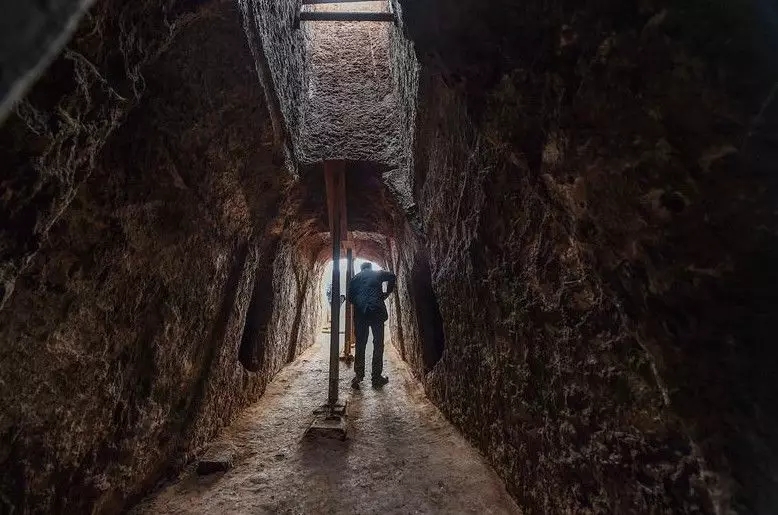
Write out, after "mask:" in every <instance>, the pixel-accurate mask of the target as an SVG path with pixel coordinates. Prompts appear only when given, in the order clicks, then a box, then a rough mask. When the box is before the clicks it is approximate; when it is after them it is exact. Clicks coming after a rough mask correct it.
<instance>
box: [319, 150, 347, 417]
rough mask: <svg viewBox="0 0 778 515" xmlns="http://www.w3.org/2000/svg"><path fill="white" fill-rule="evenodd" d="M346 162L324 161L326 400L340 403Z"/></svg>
mask: <svg viewBox="0 0 778 515" xmlns="http://www.w3.org/2000/svg"><path fill="white" fill-rule="evenodd" d="M343 180H344V178H343V163H342V162H340V161H326V162H325V163H324V182H325V185H326V188H327V207H328V211H329V219H330V220H329V221H330V236H331V237H332V297H331V299H330V312H331V313H332V317H331V318H332V321H331V324H330V374H329V376H330V377H329V387H328V394H327V404H329V405H330V406H333V407H334V406H335V405H336V404H337V403H338V380H339V377H338V376H339V367H340V363H339V361H338V355H339V354H340V247H341V241H340V240H341V209H340V206H339V201H338V197H339V196H340V192H341V191H342V187H343V185H342V184H341V183H342V182H343Z"/></svg>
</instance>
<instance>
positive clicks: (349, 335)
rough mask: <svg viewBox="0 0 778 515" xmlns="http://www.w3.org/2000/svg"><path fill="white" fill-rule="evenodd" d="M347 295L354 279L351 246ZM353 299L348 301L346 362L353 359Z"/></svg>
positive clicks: (348, 252) (348, 254)
mask: <svg viewBox="0 0 778 515" xmlns="http://www.w3.org/2000/svg"><path fill="white" fill-rule="evenodd" d="M346 267H347V268H346V292H347V293H346V295H347V296H348V290H349V286H350V285H351V279H353V278H354V250H353V249H352V248H351V246H349V247H348V248H347V249H346ZM350 301H351V299H349V298H347V299H346V344H345V346H344V349H343V356H344V357H345V358H346V360H349V359H350V358H351V346H352V345H353V343H354V340H353V336H354V335H353V332H352V331H353V327H354V321H353V318H352V317H353V316H354V307H353V306H352V305H351V302H350Z"/></svg>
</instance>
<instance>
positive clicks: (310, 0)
mask: <svg viewBox="0 0 778 515" xmlns="http://www.w3.org/2000/svg"><path fill="white" fill-rule="evenodd" d="M379 1H381V2H384V1H386V0H303V5H314V4H346V3H356V2H379Z"/></svg>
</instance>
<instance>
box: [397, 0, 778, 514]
mask: <svg viewBox="0 0 778 515" xmlns="http://www.w3.org/2000/svg"><path fill="white" fill-rule="evenodd" d="M400 3H401V4H402V7H403V9H404V13H403V14H404V20H405V23H406V24H407V30H408V34H409V37H410V38H411V39H412V40H413V41H414V42H415V44H416V50H417V54H418V55H419V56H420V61H421V62H420V64H421V75H420V89H419V118H418V120H417V122H416V125H417V130H416V147H415V148H416V151H415V156H414V158H415V182H416V186H415V191H416V192H417V194H418V196H417V199H416V200H417V202H418V205H419V212H420V214H421V219H422V220H423V234H424V237H423V238H418V237H417V236H415V235H414V234H413V233H410V234H408V235H407V237H405V239H404V240H403V239H402V238H399V239H398V245H397V247H398V250H397V251H396V256H397V257H396V259H397V260H398V266H399V268H400V270H401V271H402V273H401V275H402V276H405V277H406V279H405V280H402V281H401V284H400V293H401V295H400V297H399V299H400V300H402V299H403V298H411V299H413V294H412V293H411V292H412V291H413V285H410V284H406V283H407V282H408V281H409V280H410V279H409V278H412V277H413V276H414V275H413V270H414V269H415V268H418V266H417V264H418V263H419V262H423V261H424V259H425V257H426V256H428V257H429V269H430V275H431V281H432V285H433V287H434V292H435V294H436V298H437V301H438V302H439V309H440V313H441V315H442V332H443V334H444V345H445V350H444V352H443V353H442V358H441V359H440V361H439V362H438V363H437V364H436V365H434V366H433V367H432V369H431V371H429V372H427V368H428V364H427V363H425V359H424V354H425V349H426V346H427V345H429V343H426V342H425V339H424V338H423V337H422V335H421V333H422V331H421V329H419V324H418V323H417V313H419V312H423V311H424V310H421V311H420V310H419V307H418V306H415V305H414V304H415V302H413V301H412V302H409V303H407V304H404V305H401V306H400V307H399V308H398V313H399V314H400V315H401V320H400V323H401V328H402V330H403V334H404V356H405V357H406V359H408V360H409V361H410V362H411V363H412V365H413V367H414V369H415V370H416V372H417V374H418V375H419V376H420V377H422V378H424V381H425V384H426V389H427V392H428V394H429V395H430V397H431V398H432V399H433V401H434V402H435V403H436V404H437V405H438V406H440V407H441V409H442V410H443V412H444V413H445V414H446V416H447V417H449V418H450V420H452V421H453V422H454V423H455V424H456V425H457V426H458V427H459V428H460V429H462V431H463V432H465V434H466V435H468V437H469V438H470V439H471V441H473V442H475V443H476V444H477V445H478V446H479V448H480V449H481V450H482V451H483V452H484V453H485V454H486V455H487V456H488V457H489V459H490V461H491V462H492V464H493V465H494V466H495V467H496V469H497V470H498V471H499V473H500V474H501V475H502V477H503V478H504V479H505V480H506V482H507V484H508V488H509V490H510V491H511V492H512V493H513V494H514V495H515V496H516V498H517V499H518V500H519V503H520V504H521V505H522V506H523V507H524V508H526V509H527V510H528V511H530V512H535V513H553V512H590V511H591V512H616V513H626V512H655V511H661V512H665V511H667V512H670V511H672V512H699V511H704V512H728V511H729V510H736V511H738V512H757V513H767V512H769V511H771V508H770V507H771V506H775V503H776V502H777V500H776V497H775V496H776V493H777V492H778V488H777V486H778V485H776V483H775V478H776V477H778V476H777V475H776V466H778V461H777V460H776V456H777V455H778V454H777V453H778V442H777V441H776V438H775V435H776V434H778V420H776V412H775V409H774V405H775V403H774V400H775V398H776V387H775V384H774V382H773V381H772V380H771V379H770V378H771V377H772V375H773V372H772V371H773V370H774V368H775V365H776V363H777V362H778V360H777V359H776V358H777V357H778V356H777V355H776V350H775V346H774V345H772V344H771V343H769V342H772V341H773V340H774V339H775V338H774V334H775V332H776V323H775V320H776V318H775V317H774V315H771V314H770V313H771V312H774V310H775V306H776V305H778V303H777V300H778V298H776V292H777V291H778V284H777V282H778V281H777V280H776V279H777V277H776V274H775V272H774V270H773V268H774V267H772V266H771V265H770V263H774V262H775V261H776V258H778V255H777V253H776V252H777V251H778V245H777V243H778V242H777V241H776V235H777V233H778V231H777V230H776V229H778V220H776V211H775V209H774V199H775V198H776V193H778V191H777V190H776V179H775V174H774V173H773V172H774V159H773V155H774V147H772V148H771V147H770V146H769V144H767V141H768V140H769V139H770V138H774V137H775V129H776V127H777V125H776V118H775V116H776V114H778V103H777V102H776V99H775V87H774V83H775V79H776V77H777V76H778V75H777V74H776V72H775V66H774V61H772V62H770V63H769V62H767V61H764V60H760V59H761V58H762V57H764V56H765V54H767V53H769V51H770V48H772V47H771V46H770V45H771V41H772V40H771V39H770V38H768V37H767V34H768V31H769V29H770V28H769V26H766V24H767V23H770V21H769V20H767V19H766V18H764V17H762V18H761V20H762V21H759V18H760V13H759V12H758V11H756V10H755V9H756V7H757V6H758V3H757V2H753V5H752V3H751V2H745V3H743V5H741V4H738V7H737V8H736V7H735V6H731V7H729V6H723V5H721V6H712V5H710V4H705V7H703V4H702V3H697V2H686V3H683V5H677V6H664V5H663V4H662V3H657V2H643V3H640V5H639V6H638V4H634V5H633V4H629V5H627V4H624V3H623V2H600V3H592V2H589V3H586V2H584V3H582V4H576V5H575V6H573V5H572V4H570V5H566V4H565V5H563V4H558V3H557V4H553V5H552V4H548V3H542V2H530V3H527V2H522V3H516V2H510V1H507V0H506V1H500V0H495V1H489V2H484V1H480V0H479V1H472V2H469V1H463V2H456V3H452V2H449V3H441V2H435V1H433V0H421V1H415V0H414V1H410V0H409V1H407V2H406V1H401V2H400ZM746 34H748V36H746ZM727 42H728V43H727ZM744 56H749V57H744ZM768 162H772V163H773V164H772V165H768V164H767V163H768ZM402 234H403V232H402V231H399V232H398V235H402ZM414 242H415V243H414ZM401 304H402V303H401ZM427 311H429V310H427ZM433 333H434V331H433ZM433 342H434V339H433Z"/></svg>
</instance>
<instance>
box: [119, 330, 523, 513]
mask: <svg viewBox="0 0 778 515" xmlns="http://www.w3.org/2000/svg"><path fill="white" fill-rule="evenodd" d="M328 338H329V336H328V335H323V336H322V337H321V338H320V340H319V343H318V344H316V345H314V346H313V347H311V348H310V349H308V350H307V351H306V352H305V353H303V354H302V355H301V356H300V358H299V359H298V360H297V361H296V362H295V363H293V364H292V365H290V366H289V367H287V368H286V369H284V370H283V371H282V372H280V373H279V374H278V375H277V376H276V378H275V379H274V380H273V382H272V383H270V385H268V388H267V391H266V392H265V395H264V396H263V397H262V399H261V400H260V401H259V402H258V403H257V404H256V405H254V406H253V407H252V408H250V409H249V410H247V411H246V412H245V413H244V414H243V416H242V417H241V418H240V419H239V420H238V421H237V422H236V423H235V424H233V425H232V426H230V427H229V428H227V429H226V430H225V431H224V434H223V435H222V437H221V438H220V441H221V442H229V443H230V444H232V445H234V446H235V447H236V448H237V453H236V459H235V464H234V468H233V469H232V470H230V471H228V472H226V473H219V474H214V475H212V476H207V477H199V476H198V475H197V474H196V473H195V472H194V470H193V469H192V470H189V471H187V472H186V473H184V474H183V475H182V476H181V478H180V479H179V480H178V481H177V482H175V483H173V484H171V485H168V486H167V487H165V488H164V489H163V490H162V491H161V492H159V493H158V494H156V495H155V496H153V497H152V498H150V499H148V500H147V501H145V502H143V503H142V504H141V505H140V506H138V507H137V509H136V510H135V512H134V513H136V514H140V513H154V514H166V513H170V514H172V513H192V514H195V513H474V514H476V513H478V514H481V513H505V514H508V513H519V510H518V509H517V507H516V505H515V504H514V502H513V501H512V500H511V498H510V497H509V496H508V494H507V492H506V490H505V488H504V486H503V485H502V483H501V482H500V480H499V478H498V477H497V475H496V474H495V473H494V472H493V471H492V470H491V468H490V467H489V466H488V465H487V464H486V463H485V461H484V460H483V459H482V458H481V456H480V455H479V454H478V452H477V451H475V450H474V449H473V448H472V447H471V446H470V445H469V444H468V443H467V442H466V441H465V439H464V438H463V437H462V436H461V435H460V434H459V433H458V432H457V431H456V429H454V427H453V426H452V425H451V424H450V423H448V422H447V421H446V420H445V419H444V418H443V416H442V415H441V413H440V412H439V411H438V410H437V408H435V407H434V406H433V405H432V404H431V403H430V402H429V401H428V400H427V399H426V397H425V396H424V392H423V391H422V389H421V387H420V385H419V384H418V383H417V382H416V381H415V380H414V379H413V378H412V377H411V375H410V374H409V371H408V369H407V368H406V366H405V365H404V364H403V362H402V361H401V360H400V358H399V356H398V355H397V352H396V351H395V350H394V348H393V347H391V346H390V345H387V347H386V349H387V352H386V353H385V362H386V368H385V373H386V374H387V375H388V376H389V378H390V383H389V385H387V386H386V387H385V388H384V389H383V390H374V389H372V388H370V387H369V386H366V387H363V388H362V389H361V390H359V391H353V390H351V389H350V388H349V386H348V381H349V380H350V379H351V371H350V370H349V369H347V367H346V366H345V365H344V364H342V363H341V387H340V390H341V395H342V397H344V398H346V399H348V402H349V439H348V440H347V441H346V442H340V441H332V440H320V439H315V440H309V439H306V438H304V437H303V435H304V433H305V430H306V428H307V427H308V425H309V424H310V422H311V420H312V418H313V415H312V410H313V409H315V408H316V407H318V405H319V404H320V403H321V402H322V401H323V399H324V397H325V393H324V392H325V390H326V384H327V370H326V368H327V352H328ZM371 353H372V345H371V344H368V356H367V359H368V363H369V360H370V355H371Z"/></svg>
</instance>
